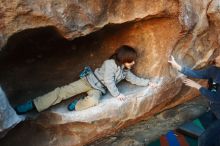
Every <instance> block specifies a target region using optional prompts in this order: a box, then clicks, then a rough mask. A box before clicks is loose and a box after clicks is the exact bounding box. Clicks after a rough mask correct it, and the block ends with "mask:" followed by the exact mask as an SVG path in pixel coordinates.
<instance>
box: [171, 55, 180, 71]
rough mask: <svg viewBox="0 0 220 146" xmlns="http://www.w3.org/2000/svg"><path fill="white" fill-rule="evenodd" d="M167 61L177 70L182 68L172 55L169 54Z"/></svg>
mask: <svg viewBox="0 0 220 146" xmlns="http://www.w3.org/2000/svg"><path fill="white" fill-rule="evenodd" d="M168 62H169V63H170V64H171V65H172V67H173V68H175V69H177V70H178V71H181V70H182V67H181V66H180V65H179V64H178V63H177V62H176V60H175V59H174V57H173V56H171V60H168Z"/></svg>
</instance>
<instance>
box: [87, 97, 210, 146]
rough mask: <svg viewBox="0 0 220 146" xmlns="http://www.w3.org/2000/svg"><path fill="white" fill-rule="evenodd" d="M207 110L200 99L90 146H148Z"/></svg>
mask: <svg viewBox="0 0 220 146" xmlns="http://www.w3.org/2000/svg"><path fill="white" fill-rule="evenodd" d="M206 110H207V101H206V100H204V99H203V98H201V97H199V98H197V99H195V100H193V101H190V102H186V103H184V104H182V105H179V106H176V107H174V108H172V109H169V110H165V111H163V112H162V113H159V114H157V115H154V116H152V117H151V118H150V119H147V120H143V121H141V122H139V123H137V124H135V125H132V126H130V127H129V128H126V129H123V130H122V131H120V132H118V133H116V134H115V135H113V136H110V137H107V138H104V139H101V140H98V141H96V142H94V143H91V144H89V145H90V146H104V145H108V146H128V145H129V146H135V145H137V146H146V145H148V144H149V143H150V142H152V141H154V140H156V139H158V138H159V137H160V136H161V135H165V134H166V133H167V131H169V130H174V129H177V128H178V127H179V126H180V125H182V124H184V123H185V122H186V119H188V120H189V121H193V120H194V119H196V118H198V117H199V116H200V115H201V114H202V113H204V112H205V111H206Z"/></svg>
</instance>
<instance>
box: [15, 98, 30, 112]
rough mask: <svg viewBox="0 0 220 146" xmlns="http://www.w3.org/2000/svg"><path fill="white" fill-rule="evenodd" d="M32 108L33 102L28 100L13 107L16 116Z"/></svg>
mask: <svg viewBox="0 0 220 146" xmlns="http://www.w3.org/2000/svg"><path fill="white" fill-rule="evenodd" d="M33 108H34V105H33V102H32V100H29V101H27V102H25V103H22V104H19V105H17V106H16V107H15V111H16V112H17V114H19V115H20V114H24V113H26V112H28V111H30V110H32V109H33Z"/></svg>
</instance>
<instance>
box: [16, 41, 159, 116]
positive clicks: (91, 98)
mask: <svg viewBox="0 0 220 146" xmlns="http://www.w3.org/2000/svg"><path fill="white" fill-rule="evenodd" d="M136 58H137V52H136V51H135V49H134V48H132V47H130V46H127V45H123V46H121V47H119V48H118V49H117V50H116V51H115V53H114V54H113V55H112V56H111V57H110V58H109V59H107V60H106V61H104V63H103V64H102V66H101V67H100V68H97V69H96V70H95V71H94V72H93V71H92V70H91V69H90V68H89V67H86V68H85V69H84V71H82V72H81V74H80V79H79V80H77V81H75V82H72V83H70V84H68V85H65V86H63V87H58V88H56V89H55V90H53V91H51V92H49V93H47V94H45V95H43V96H40V97H37V98H35V99H33V100H30V101H27V102H25V103H22V104H20V105H17V106H16V107H15V110H16V112H17V113H18V114H23V113H26V112H28V111H30V110H32V109H34V108H36V109H37V111H38V112H40V111H43V110H45V109H47V108H49V107H50V106H52V105H55V104H57V103H60V102H61V101H62V100H64V99H68V98H70V97H72V96H75V95H77V94H80V93H83V92H87V94H88V96H87V97H85V98H84V99H80V100H79V101H77V100H74V101H73V103H72V104H70V105H71V106H69V107H68V109H69V110H77V111H78V110H84V109H87V108H89V107H92V106H95V105H97V104H98V103H99V100H100V96H101V95H102V94H105V93H106V89H107V90H108V91H109V92H110V94H111V95H112V96H113V97H116V98H117V99H119V100H121V101H123V100H125V99H126V96H125V95H124V94H123V93H121V92H119V90H118V88H117V87H116V84H117V83H118V82H120V81H121V80H123V79H126V80H127V81H129V82H131V83H132V84H136V85H139V86H151V87H152V88H156V87H157V86H158V85H157V84H156V83H153V82H150V81H149V79H143V78H139V77H137V76H135V75H134V74H133V73H132V72H131V71H130V70H131V68H132V66H133V65H134V64H135V61H136Z"/></svg>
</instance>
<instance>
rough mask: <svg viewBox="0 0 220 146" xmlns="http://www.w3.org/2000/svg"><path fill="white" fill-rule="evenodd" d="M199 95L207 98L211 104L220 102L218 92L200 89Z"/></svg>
mask: <svg viewBox="0 0 220 146" xmlns="http://www.w3.org/2000/svg"><path fill="white" fill-rule="evenodd" d="M199 91H200V93H201V94H202V95H203V96H205V97H206V98H208V100H209V101H211V102H220V93H219V92H212V91H210V90H208V89H207V88H204V87H201V88H200V89H199Z"/></svg>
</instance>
